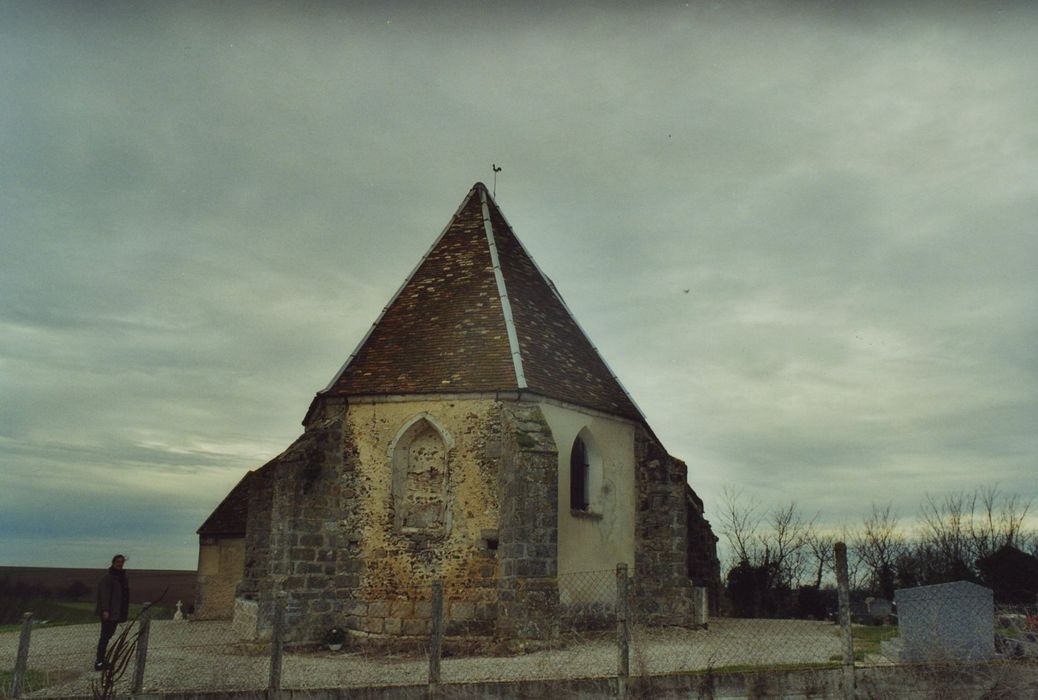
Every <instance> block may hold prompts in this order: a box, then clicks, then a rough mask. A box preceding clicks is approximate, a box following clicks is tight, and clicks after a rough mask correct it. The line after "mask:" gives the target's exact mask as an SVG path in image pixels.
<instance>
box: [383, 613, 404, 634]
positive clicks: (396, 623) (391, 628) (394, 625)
mask: <svg viewBox="0 0 1038 700" xmlns="http://www.w3.org/2000/svg"><path fill="white" fill-rule="evenodd" d="M401 629H402V624H401V620H400V618H398V617H387V618H386V620H385V623H384V624H383V626H382V632H383V633H384V634H394V635H398V634H400V632H401Z"/></svg>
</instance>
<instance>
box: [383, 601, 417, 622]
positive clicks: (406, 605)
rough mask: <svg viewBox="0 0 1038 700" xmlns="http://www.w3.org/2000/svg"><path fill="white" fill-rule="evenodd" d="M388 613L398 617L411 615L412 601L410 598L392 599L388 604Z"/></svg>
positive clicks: (412, 612) (412, 613) (412, 609)
mask: <svg viewBox="0 0 1038 700" xmlns="http://www.w3.org/2000/svg"><path fill="white" fill-rule="evenodd" d="M389 614H390V615H392V616H393V617H399V618H406V617H412V616H413V615H414V602H413V601H410V600H394V601H393V602H392V603H391V604H390V606H389Z"/></svg>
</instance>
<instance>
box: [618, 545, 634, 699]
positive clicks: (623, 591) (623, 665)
mask: <svg viewBox="0 0 1038 700" xmlns="http://www.w3.org/2000/svg"><path fill="white" fill-rule="evenodd" d="M627 582H628V579H627V564H617V565H616V651H617V659H616V696H617V697H618V698H626V697H627V692H628V680H629V678H630V675H631V653H630V652H631V649H630V641H629V640H630V635H629V631H630V630H629V629H628V618H629V617H630V613H631V609H630V599H629V596H628V593H627Z"/></svg>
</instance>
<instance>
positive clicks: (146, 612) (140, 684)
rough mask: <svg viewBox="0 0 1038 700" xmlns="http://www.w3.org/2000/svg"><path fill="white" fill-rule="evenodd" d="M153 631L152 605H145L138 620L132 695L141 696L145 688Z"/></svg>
mask: <svg viewBox="0 0 1038 700" xmlns="http://www.w3.org/2000/svg"><path fill="white" fill-rule="evenodd" d="M150 630H151V603H145V604H144V609H143V610H141V615H140V617H138V618H137V665H136V666H134V668H133V687H132V689H131V690H130V693H131V694H133V695H139V694H140V692H141V690H142V689H143V688H144V665H145V664H146V663H147V661H148V632H149V631H150Z"/></svg>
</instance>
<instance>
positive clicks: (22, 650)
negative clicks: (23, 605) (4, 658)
mask: <svg viewBox="0 0 1038 700" xmlns="http://www.w3.org/2000/svg"><path fill="white" fill-rule="evenodd" d="M30 635H32V613H31V612H27V613H25V614H24V615H22V633H21V635H20V636H19V637H18V656H17V657H15V661H14V677H13V678H12V679H11V697H12V698H19V697H21V695H22V684H23V683H25V670H26V669H27V668H28V666H29V637H30Z"/></svg>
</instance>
